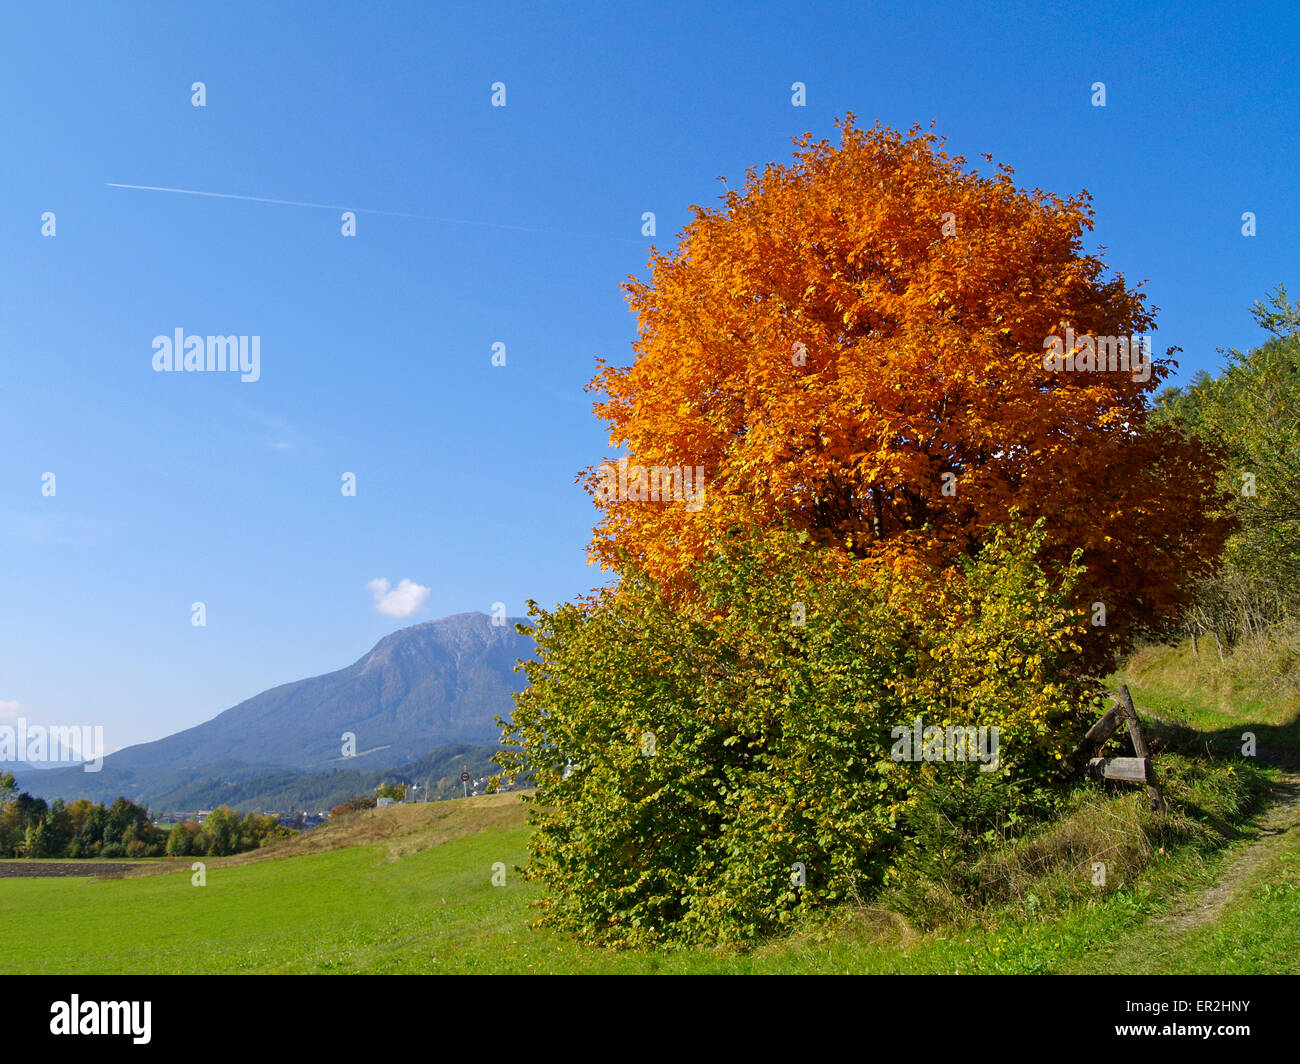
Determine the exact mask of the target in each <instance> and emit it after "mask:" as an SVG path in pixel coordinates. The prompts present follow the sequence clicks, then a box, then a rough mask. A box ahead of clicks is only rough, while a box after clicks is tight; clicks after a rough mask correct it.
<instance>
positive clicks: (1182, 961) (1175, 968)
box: [1067, 775, 1300, 975]
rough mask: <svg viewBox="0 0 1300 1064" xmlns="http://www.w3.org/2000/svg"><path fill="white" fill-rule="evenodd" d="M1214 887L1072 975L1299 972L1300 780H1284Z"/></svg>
mask: <svg viewBox="0 0 1300 1064" xmlns="http://www.w3.org/2000/svg"><path fill="white" fill-rule="evenodd" d="M1213 873H1214V878H1213V881H1212V882H1211V883H1210V884H1209V885H1207V886H1204V887H1201V888H1199V889H1196V890H1192V891H1189V892H1187V893H1186V894H1184V895H1182V896H1180V897H1179V898H1177V899H1176V900H1175V901H1174V902H1173V903H1172V904H1171V905H1169V906H1168V907H1167V908H1166V910H1165V911H1164V912H1163V913H1161V914H1160V915H1158V916H1156V917H1154V918H1153V919H1151V920H1149V921H1147V922H1145V923H1143V924H1141V925H1139V926H1137V927H1134V928H1131V929H1129V930H1127V931H1126V932H1124V933H1123V934H1121V935H1120V936H1119V938H1118V939H1117V940H1116V941H1115V942H1114V943H1112V944H1106V945H1099V946H1098V948H1097V949H1096V950H1095V951H1091V952H1090V953H1089V954H1088V955H1087V956H1085V957H1082V958H1079V959H1078V960H1077V961H1076V962H1075V963H1073V964H1072V965H1070V966H1069V968H1068V969H1067V970H1068V971H1074V972H1114V973H1119V972H1127V973H1134V974H1144V975H1146V974H1150V975H1157V974H1166V975H1174V974H1197V973H1205V972H1224V973H1240V974H1294V973H1297V972H1300V776H1295V775H1288V776H1286V777H1285V778H1284V781H1283V783H1282V785H1281V786H1280V787H1279V788H1278V792H1277V794H1276V796H1275V798H1274V800H1272V801H1271V802H1270V803H1269V804H1268V806H1266V807H1265V808H1264V809H1263V810H1262V811H1261V812H1260V814H1259V815H1258V816H1257V817H1256V818H1255V821H1254V824H1253V830H1252V831H1250V832H1249V834H1248V835H1247V837H1246V838H1243V839H1241V840H1239V841H1238V842H1236V843H1233V844H1232V845H1231V846H1229V847H1228V848H1227V850H1226V851H1225V852H1224V853H1223V854H1222V855H1221V857H1220V859H1219V861H1218V862H1217V863H1216V865H1215V866H1214V868H1213Z"/></svg>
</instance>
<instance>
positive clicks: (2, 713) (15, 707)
mask: <svg viewBox="0 0 1300 1064" xmlns="http://www.w3.org/2000/svg"><path fill="white" fill-rule="evenodd" d="M20 709H22V706H20V705H19V704H18V700H17V699H14V700H13V701H12V702H6V701H5V700H4V699H3V698H0V720H2V719H4V718H5V717H16V716H18V711H19V710H20Z"/></svg>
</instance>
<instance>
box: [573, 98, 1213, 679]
mask: <svg viewBox="0 0 1300 1064" xmlns="http://www.w3.org/2000/svg"><path fill="white" fill-rule="evenodd" d="M841 128H842V142H841V144H840V145H839V146H838V147H835V146H833V145H831V144H830V143H829V142H825V141H823V142H820V143H812V141H811V137H810V135H805V136H804V137H803V138H802V139H801V140H799V141H798V142H797V148H798V151H797V153H796V155H795V159H794V162H793V163H792V164H791V165H789V166H784V165H778V164H771V165H769V166H768V167H767V168H766V169H765V170H763V171H762V172H761V173H759V172H757V171H756V170H753V169H751V170H750V172H749V173H748V175H747V178H746V181H745V185H744V188H743V189H732V190H729V191H727V193H726V194H725V196H724V197H723V204H722V206H721V207H720V208H717V209H705V208H702V207H698V206H697V207H693V208H692V210H693V212H694V218H693V220H692V221H691V223H690V224H689V225H688V226H687V227H686V229H685V231H684V233H683V234H682V239H681V243H680V246H679V248H678V250H677V251H676V253H675V254H671V255H664V254H659V253H656V252H654V251H653V250H652V255H651V262H650V277H649V279H648V280H645V281H641V280H636V279H632V280H630V281H629V283H628V284H627V285H625V288H626V290H627V293H628V299H629V302H630V304H631V307H632V309H633V310H634V311H635V313H636V314H637V317H638V327H639V338H638V340H637V341H636V342H635V344H634V345H633V346H634V350H635V352H636V357H635V360H634V361H633V363H632V364H631V365H630V366H628V367H625V368H615V367H610V366H604V367H603V368H602V369H601V371H600V372H599V373H598V374H597V376H596V377H595V379H594V380H593V381H592V383H591V385H590V386H589V387H590V388H592V389H594V390H597V391H600V392H603V393H604V396H605V398H604V400H603V401H601V402H599V403H598V404H597V406H596V411H597V413H598V415H599V416H600V417H601V418H603V419H604V421H605V422H607V424H608V427H609V439H610V443H611V445H613V446H615V447H619V448H623V449H624V450H625V452H626V461H627V465H626V467H625V468H624V469H623V470H622V471H621V473H620V474H618V475H616V474H615V473H614V469H615V468H616V466H615V463H616V461H617V459H614V458H611V459H610V460H609V461H608V462H607V463H603V464H601V465H599V466H593V467H592V468H591V469H589V470H588V471H587V474H586V475H585V483H586V486H587V488H588V490H590V491H591V492H592V494H593V495H594V497H595V499H596V502H597V505H598V506H599V507H600V508H601V510H602V513H601V519H600V522H599V524H598V526H597V528H596V532H595V537H594V539H593V543H592V548H591V550H592V554H593V556H594V558H595V559H597V560H599V561H600V562H601V563H602V564H603V565H605V566H607V567H611V568H613V569H615V570H621V569H623V568H624V567H626V566H627V565H628V564H633V563H634V564H637V565H640V566H644V567H645V569H646V570H647V571H648V572H649V573H651V574H652V575H653V576H655V577H656V578H657V579H660V580H663V581H666V582H668V583H672V582H674V581H679V580H680V579H681V577H682V574H683V573H684V572H685V571H686V570H687V569H688V568H689V566H690V564H691V563H692V562H694V561H696V560H698V559H700V558H702V557H704V556H706V555H707V554H708V553H709V552H710V551H711V550H713V549H715V548H716V547H717V545H718V544H719V543H720V542H722V541H724V540H725V539H726V538H727V537H730V536H734V535H736V534H738V532H739V530H747V529H751V528H775V527H776V526H777V525H778V524H780V523H781V522H782V521H783V520H784V519H787V518H788V519H790V520H791V521H793V523H794V525H795V526H796V527H799V528H802V529H805V530H807V531H809V532H810V533H811V534H812V535H813V537H814V538H815V540H816V541H818V542H821V543H823V544H833V545H835V546H836V547H837V548H838V549H842V550H843V551H845V552H848V553H850V554H852V555H853V556H856V557H859V558H871V557H875V558H882V559H884V558H892V559H896V560H901V561H903V562H905V563H912V564H916V565H918V567H919V568H923V569H925V570H928V571H933V572H938V571H942V570H944V569H945V568H948V567H951V566H953V565H954V564H955V563H956V562H957V560H958V559H960V558H962V557H963V556H970V555H973V554H974V553H975V552H976V551H977V550H978V547H979V545H980V544H981V543H982V542H984V540H985V539H986V537H987V534H988V530H989V529H990V528H992V527H994V526H999V525H1003V524H1005V523H1006V522H1007V520H1008V516H1009V514H1010V512H1011V510H1012V509H1013V508H1018V509H1019V510H1020V512H1021V514H1022V515H1024V516H1025V517H1026V518H1029V519H1030V520H1034V519H1037V518H1039V517H1041V518H1043V519H1045V528H1046V534H1047V542H1046V546H1045V552H1046V554H1047V556H1048V558H1049V559H1050V560H1051V561H1052V562H1053V563H1054V564H1055V565H1057V566H1058V567H1059V566H1063V565H1064V564H1065V563H1066V561H1067V560H1068V559H1069V557H1070V556H1071V555H1072V553H1073V552H1074V551H1075V550H1076V549H1081V550H1082V551H1083V561H1084V565H1085V568H1086V574H1087V575H1086V578H1085V579H1084V580H1083V581H1082V583H1081V584H1080V587H1079V591H1078V594H1079V599H1080V601H1081V602H1083V603H1091V602H1093V601H1099V602H1101V603H1103V604H1104V606H1105V612H1106V626H1105V627H1104V628H1099V629H1098V632H1099V633H1104V634H1101V635H1099V638H1098V640H1097V641H1095V642H1094V643H1093V650H1094V655H1093V656H1094V657H1105V656H1107V655H1110V654H1113V653H1114V652H1115V651H1116V650H1117V649H1119V648H1121V647H1122V646H1123V645H1124V644H1125V643H1126V642H1127V640H1128V638H1129V637H1130V636H1131V635H1132V634H1133V633H1134V632H1135V631H1137V630H1139V629H1141V628H1143V627H1147V626H1156V625H1159V624H1162V623H1164V622H1166V621H1167V620H1169V619H1170V618H1172V617H1173V616H1174V615H1175V614H1176V612H1177V610H1178V608H1179V605H1180V604H1181V602H1182V601H1183V599H1184V597H1185V593H1186V591H1185V589H1186V587H1187V584H1188V581H1189V578H1191V577H1193V576H1195V575H1196V574H1197V573H1198V572H1201V571H1204V570H1206V569H1207V568H1208V567H1209V565H1210V563H1211V562H1212V560H1213V557H1214V556H1215V555H1216V554H1217V552H1218V551H1219V549H1220V547H1221V544H1222V540H1223V537H1224V535H1225V526H1224V524H1223V522H1221V521H1219V520H1218V519H1216V518H1214V517H1212V516H1209V514H1211V512H1212V511H1214V510H1215V503H1216V500H1217V489H1216V487H1215V473H1216V463H1217V461H1218V457H1217V455H1216V454H1215V453H1214V451H1213V449H1212V448H1210V449H1203V448H1199V447H1197V446H1196V445H1194V444H1192V443H1191V442H1190V441H1189V439H1188V437H1187V436H1186V434H1185V433H1184V432H1183V430H1182V429H1181V428H1179V427H1178V426H1177V425H1174V424H1164V425H1160V426H1156V425H1153V424H1151V423H1150V422H1149V421H1148V417H1147V414H1148V408H1149V404H1148V400H1149V397H1150V395H1151V393H1152V392H1153V390H1154V389H1156V387H1157V386H1158V385H1159V383H1160V381H1161V380H1162V379H1163V378H1164V377H1165V376H1166V375H1167V374H1168V372H1169V370H1170V365H1171V363H1170V361H1169V359H1168V357H1165V358H1156V359H1154V362H1152V361H1151V357H1150V354H1149V353H1148V354H1146V355H1145V357H1144V356H1143V354H1141V351H1142V348H1141V343H1142V341H1141V340H1140V339H1139V340H1138V341H1137V346H1138V353H1134V352H1131V351H1127V350H1125V351H1124V357H1123V359H1122V360H1121V358H1120V354H1121V348H1120V346H1119V342H1120V340H1121V339H1122V340H1123V341H1124V345H1125V348H1128V347H1131V346H1132V345H1133V343H1134V338H1135V337H1142V336H1144V335H1147V334H1149V332H1150V330H1151V329H1152V327H1153V324H1154V319H1153V309H1152V308H1148V307H1147V305H1146V302H1145V299H1144V296H1143V295H1142V294H1141V293H1140V292H1139V291H1138V290H1137V289H1135V288H1131V287H1129V286H1128V285H1127V284H1126V283H1125V282H1124V280H1123V278H1122V277H1120V276H1114V277H1108V276H1107V274H1106V270H1105V268H1104V265H1103V263H1102V261H1101V259H1100V258H1099V257H1098V256H1096V255H1091V254H1086V253H1085V252H1084V250H1083V246H1082V240H1083V235H1084V233H1085V232H1087V231H1088V230H1090V229H1091V228H1092V211H1091V207H1090V198H1089V196H1088V194H1087V193H1086V192H1081V193H1080V194H1078V195H1076V196H1072V197H1070V198H1068V199H1061V198H1059V197H1057V196H1055V195H1051V194H1049V193H1045V192H1041V191H1032V192H1030V191H1023V190H1021V189H1018V188H1017V187H1016V185H1015V184H1014V183H1013V180H1012V174H1013V171H1012V170H1011V169H1010V168H1009V167H1006V166H1000V167H998V168H997V172H996V173H995V174H980V173H978V172H976V171H973V170H969V169H967V168H966V161H965V159H964V158H962V157H961V156H953V157H950V156H948V155H947V154H945V152H944V151H943V150H942V148H943V142H942V140H940V139H939V138H937V137H936V136H934V135H933V134H931V133H928V132H924V131H921V130H920V129H918V128H913V129H912V130H911V131H910V132H909V133H908V134H906V135H904V134H900V133H897V132H894V131H891V130H889V129H886V128H883V127H881V126H876V127H874V128H872V129H868V130H861V129H858V128H857V127H856V126H855V125H854V124H853V117H852V115H850V116H848V118H847V119H846V120H845V121H844V122H843V123H842V124H841ZM986 158H988V159H989V162H990V163H991V162H992V160H991V158H990V157H987V156H986ZM1139 287H1140V286H1139ZM1149 339H1150V338H1149V335H1148V342H1149ZM1067 342H1069V343H1070V344H1071V349H1070V350H1068V351H1067V350H1065V346H1066V343H1067ZM1053 352H1056V353H1060V354H1063V355H1064V356H1065V357H1064V359H1063V360H1062V361H1060V362H1056V361H1053V359H1052V357H1051V356H1052V354H1053ZM1167 354H1172V349H1171V351H1170V352H1168V353H1167ZM1099 360H1100V362H1101V368H1100V369H1099V368H1098V361H1099ZM638 468H640V469H642V470H645V471H646V472H645V474H644V475H641V474H638V472H637V470H638ZM696 469H698V470H701V471H702V473H703V477H704V485H703V496H702V497H700V496H698V495H696V496H694V497H692V491H686V492H681V491H679V490H677V489H678V488H679V487H680V485H681V476H682V472H683V471H687V472H688V475H689V472H690V471H694V470H696ZM674 471H676V473H674ZM695 479H696V480H697V481H698V479H699V477H698V474H697V476H696V478H695ZM670 484H671V486H672V490H669V489H668V485H670ZM689 487H691V488H692V489H695V488H697V487H698V485H697V484H691V485H689Z"/></svg>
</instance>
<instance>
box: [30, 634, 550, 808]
mask: <svg viewBox="0 0 1300 1064" xmlns="http://www.w3.org/2000/svg"><path fill="white" fill-rule="evenodd" d="M515 623H516V622H515V621H514V620H509V621H508V622H507V623H506V624H505V625H503V626H496V625H493V624H492V623H491V620H490V618H489V617H488V616H487V615H486V614H483V613H461V614H455V615H453V616H450V617H444V618H442V619H441V620H437V621H429V622H427V623H424V624H417V625H413V626H411V627H409V628H403V629H401V630H400V631H397V632H394V633H392V634H391V635H389V636H386V637H385V638H383V639H381V640H380V641H379V642H378V643H377V644H376V645H375V646H374V647H373V648H372V649H371V650H370V651H369V652H368V653H367V654H365V655H363V656H362V657H361V658H360V659H359V660H357V661H356V662H354V663H353V664H352V665H350V666H348V667H347V668H345V669H340V670H339V671H337V672H332V673H328V674H326V675H324V676H316V677H313V678H311V679H306V680H298V681H296V682H293V683H287V684H283V685H281V686H279V687H275V688H272V689H271V690H269V691H264V692H262V693H261V694H259V695H255V696H254V697H252V698H249V699H247V700H245V701H244V702H241V703H239V704H238V705H237V706H234V707H232V708H230V709H228V710H226V711H225V712H224V713H221V714H219V715H218V716H216V717H214V718H213V719H212V720H209V721H206V722H205V723H203V724H199V725H197V726H195V727H193V728H187V729H186V730H184V731H181V732H177V733H176V734H175V735H170V736H167V737H166V738H164V739H159V740H157V741H155V742H151V743H142V744H140V745H137V746H131V747H127V748H126V749H125V750H121V751H118V752H117V753H115V754H111V755H109V756H108V757H107V758H105V759H104V766H103V769H102V771H100V772H98V773H90V772H84V771H82V769H81V768H66V769H53V770H48V771H41V772H37V771H32V770H31V769H29V768H26V767H21V768H18V769H17V771H15V775H16V776H17V777H18V780H19V784H20V786H21V787H22V788H23V789H24V790H27V791H29V792H30V793H32V794H34V795H37V796H40V797H43V798H47V799H53V798H56V797H62V798H65V799H73V798H90V799H93V800H95V801H105V802H108V801H112V800H113V799H114V798H115V797H117V796H118V795H119V794H121V795H125V796H126V797H128V798H131V799H132V800H133V801H137V802H143V803H146V804H153V803H155V802H157V800H158V799H159V798H162V797H164V796H168V795H171V796H173V798H174V800H177V801H180V798H179V797H178V794H179V792H181V791H183V789H185V788H187V787H189V786H191V785H193V784H195V783H201V782H204V781H219V782H220V783H221V784H223V785H224V784H230V785H237V786H242V787H243V789H244V790H245V791H246V792H247V793H249V795H250V796H251V795H252V794H254V793H255V792H256V791H257V789H258V787H259V784H257V783H253V782H250V781H255V780H257V779H258V778H259V777H266V776H268V775H269V774H276V773H279V774H285V773H295V772H296V773H314V772H328V771H331V770H335V769H346V770H350V771H375V770H380V769H386V768H392V767H395V766H399V765H405V764H407V763H409V762H412V761H415V760H417V759H419V758H423V757H426V756H427V755H429V753H430V752H431V751H434V750H438V749H439V748H443V747H450V746H455V745H458V744H469V745H492V746H494V745H495V744H496V742H497V737H498V728H497V726H496V724H495V723H494V720H495V718H496V717H498V716H500V717H509V716H510V714H511V713H512V712H513V709H514V702H513V699H512V697H511V696H512V694H513V693H514V692H515V691H518V690H520V689H522V687H523V676H522V674H517V673H515V672H514V666H515V664H516V662H517V661H519V660H520V659H524V660H527V659H529V658H531V657H532V652H533V643H532V640H531V639H529V638H528V637H527V636H522V635H520V634H519V633H518V632H516V631H515V628H514V625H515ZM345 732H351V733H352V734H354V735H355V736H356V755H355V756H354V757H350V758H344V757H342V756H341V750H342V743H343V739H342V736H343V734H344V733H345ZM263 789H265V788H263Z"/></svg>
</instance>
